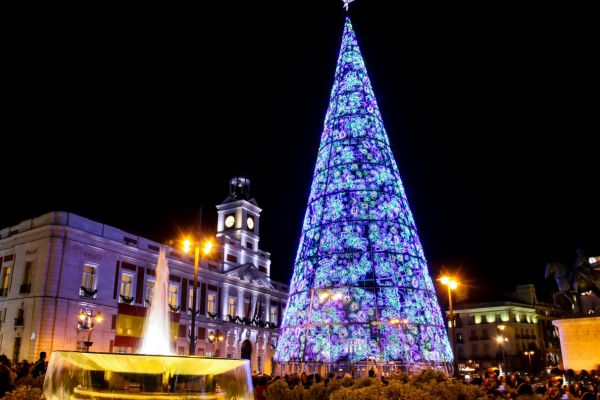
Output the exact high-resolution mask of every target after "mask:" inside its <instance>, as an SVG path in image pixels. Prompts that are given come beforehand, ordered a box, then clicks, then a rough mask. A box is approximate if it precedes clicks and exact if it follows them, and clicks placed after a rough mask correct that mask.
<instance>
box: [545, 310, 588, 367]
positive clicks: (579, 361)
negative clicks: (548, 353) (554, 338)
mask: <svg viewBox="0 0 600 400" xmlns="http://www.w3.org/2000/svg"><path fill="white" fill-rule="evenodd" d="M552 324H553V325H554V326H556V327H557V328H558V332H559V337H560V348H561V350H562V359H563V368H564V369H573V370H574V371H575V372H579V371H581V370H582V369H585V370H587V371H588V372H589V371H590V370H592V369H598V368H599V365H600V317H585V318H569V319H558V320H555V321H552Z"/></svg>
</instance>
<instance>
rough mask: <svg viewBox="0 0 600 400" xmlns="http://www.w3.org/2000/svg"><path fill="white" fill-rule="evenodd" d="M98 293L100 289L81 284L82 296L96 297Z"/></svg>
mask: <svg viewBox="0 0 600 400" xmlns="http://www.w3.org/2000/svg"><path fill="white" fill-rule="evenodd" d="M96 293H98V289H92V288H87V287H85V286H81V288H80V289H79V296H80V297H91V298H93V299H95V298H96Z"/></svg>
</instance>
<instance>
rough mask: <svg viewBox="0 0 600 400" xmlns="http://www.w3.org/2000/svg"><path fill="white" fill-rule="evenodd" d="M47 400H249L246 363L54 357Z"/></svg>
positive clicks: (128, 356)
mask: <svg viewBox="0 0 600 400" xmlns="http://www.w3.org/2000/svg"><path fill="white" fill-rule="evenodd" d="M44 395H45V397H46V399H47V400H105V399H114V400H209V399H211V400H233V399H239V400H242V399H244V400H251V399H253V394H252V381H251V377H250V366H249V364H248V361H247V360H228V359H222V358H221V359H215V358H205V357H180V356H157V355H144V354H114V353H82V352H75V351H54V352H52V356H51V357H50V362H49V363H48V370H47V372H46V378H45V380H44Z"/></svg>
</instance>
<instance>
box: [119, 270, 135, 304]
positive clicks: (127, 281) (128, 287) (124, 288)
mask: <svg viewBox="0 0 600 400" xmlns="http://www.w3.org/2000/svg"><path fill="white" fill-rule="evenodd" d="M119 293H120V294H121V298H122V299H123V301H125V302H127V301H128V299H132V300H133V275H129V274H126V273H123V274H121V291H120V292H119Z"/></svg>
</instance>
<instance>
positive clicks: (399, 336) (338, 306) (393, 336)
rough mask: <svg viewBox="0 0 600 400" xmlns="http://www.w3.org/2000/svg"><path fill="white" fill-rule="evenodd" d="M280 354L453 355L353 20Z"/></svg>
mask: <svg viewBox="0 0 600 400" xmlns="http://www.w3.org/2000/svg"><path fill="white" fill-rule="evenodd" d="M399 321H402V322H403V323H398V322H399ZM275 359H276V360H277V361H279V362H294V361H306V362H339V361H342V360H344V361H346V360H349V361H352V362H357V361H361V360H368V359H372V360H376V361H379V362H390V361H400V362H404V363H407V364H411V363H420V362H428V363H449V362H451V361H452V352H451V349H450V345H449V343H448V337H447V334H446V330H445V328H444V323H443V320H442V315H441V312H440V307H439V304H438V302H437V298H436V296H435V289H434V287H433V283H432V281H431V278H430V276H429V273H428V270H427V261H426V260H425V256H424V254H423V249H422V246H421V243H420V242H419V237H418V235H417V230H416V226H415V222H414V220H413V217H412V214H411V211H410V209H409V207H408V201H407V200H406V195H405V193H404V188H403V186H402V181H401V179H400V174H399V172H398V167H397V166H396V162H395V161H394V157H393V154H392V152H391V149H390V146H389V142H388V137H387V134H386V132H385V129H384V126H383V121H382V118H381V114H380V113H379V108H378V106H377V102H376V100H375V95H374V93H373V89H372V87H371V83H370V81H369V78H368V76H367V70H366V68H365V64H364V61H363V58H362V56H361V53H360V50H359V47H358V44H357V41H356V36H355V34H354V31H353V29H352V24H351V23H350V19H349V18H347V19H346V23H345V26H344V33H343V38H342V46H341V50H340V54H339V58H338V62H337V68H336V72H335V80H334V84H333V89H332V91H331V98H330V102H329V108H328V110H327V115H326V117H325V125H324V129H323V134H322V136H321V144H320V146H319V152H318V156H317V163H316V167H315V172H314V176H313V182H312V187H311V190H310V197H309V200H308V206H307V209H306V215H305V218H304V225H303V227H302V235H301V238H300V244H299V246H298V252H297V255H296V261H295V265H294V273H293V276H292V281H291V285H290V297H289V301H288V304H287V307H286V310H285V314H284V317H283V322H282V328H281V336H280V339H279V342H278V345H277V351H276V355H275Z"/></svg>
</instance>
